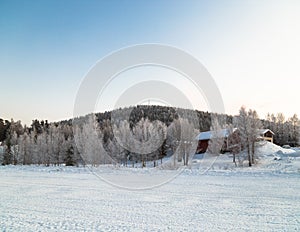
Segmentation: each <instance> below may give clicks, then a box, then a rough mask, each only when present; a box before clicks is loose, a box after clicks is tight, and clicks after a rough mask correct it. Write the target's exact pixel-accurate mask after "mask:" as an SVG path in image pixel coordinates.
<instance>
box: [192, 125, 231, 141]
mask: <svg viewBox="0 0 300 232" xmlns="http://www.w3.org/2000/svg"><path fill="white" fill-rule="evenodd" d="M235 129H236V128H235ZM235 129H234V130H235ZM228 135H229V130H228V129H222V130H219V131H205V132H201V133H200V134H199V135H198V136H197V139H198V140H209V139H211V138H212V137H213V136H217V137H220V138H227V137H228Z"/></svg>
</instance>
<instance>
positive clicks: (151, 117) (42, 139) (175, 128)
mask: <svg viewBox="0 0 300 232" xmlns="http://www.w3.org/2000/svg"><path fill="white" fill-rule="evenodd" d="M214 117H217V118H221V119H222V120H223V121H225V122H224V124H227V125H230V124H232V123H233V121H234V117H233V116H229V115H217V114H212V113H208V112H202V111H193V110H184V109H178V108H173V107H164V106H144V105H143V106H136V107H128V108H123V109H117V110H114V111H110V112H104V113H97V114H91V115H87V116H84V117H79V118H75V119H70V120H66V121H61V122H54V123H49V122H48V121H47V120H45V121H44V120H42V121H39V120H33V121H32V124H31V125H30V126H29V127H27V126H23V125H22V124H21V122H20V121H16V122H15V121H14V120H13V119H12V120H10V121H8V120H3V119H0V142H1V145H2V146H1V148H2V151H1V150H0V163H1V164H3V165H8V164H15V165H16V164H23V165H29V164H40V165H46V166H47V165H61V164H66V165H79V164H83V165H84V164H92V165H98V164H103V163H106V164H122V165H125V166H126V165H131V166H135V165H137V164H138V163H142V166H145V165H149V163H151V165H153V166H156V165H158V162H159V161H160V160H161V159H162V158H163V157H165V156H172V155H173V161H172V162H173V164H174V165H176V164H177V163H178V162H182V163H183V164H185V165H187V164H188V160H189V156H190V154H191V153H193V152H194V150H195V149H196V147H195V146H196V145H195V139H194V138H195V136H196V134H197V133H199V131H207V130H210V128H211V126H212V125H211V121H212V118H214ZM261 123H262V125H263V127H265V128H269V129H271V130H272V131H273V132H274V133H275V137H274V142H275V143H278V144H279V145H284V144H289V145H292V146H297V145H299V119H298V117H297V115H294V116H293V117H291V118H289V119H287V120H285V118H284V116H283V114H278V115H276V116H274V115H268V117H267V119H266V120H261ZM151 135H152V137H151ZM154 135H155V136H154ZM149 141H151V142H149ZM145 144H148V145H147V146H148V147H146V146H145ZM174 154H175V155H174Z"/></svg>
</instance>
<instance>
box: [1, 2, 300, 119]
mask: <svg viewBox="0 0 300 232" xmlns="http://www.w3.org/2000/svg"><path fill="white" fill-rule="evenodd" d="M299 12H300V2H299V1H297V0H295V1H291V0H290V1H284V0H282V1H271V0H268V1H267V0H257V1H240V0H235V1H233V0H228V1H198V0H197V1H158V0H155V1H83V0H82V1H71V0H70V1H66V0H64V1H46V0H43V1H4V0H0V83H1V91H0V97H1V103H0V109H1V111H0V118H5V119H10V118H14V119H15V120H18V119H20V120H22V122H25V123H27V124H29V123H30V122H31V120H32V119H34V118H38V119H49V120H50V121H55V120H61V119H65V118H71V117H72V114H73V104H74V100H75V96H76V93H77V90H78V88H79V85H80V83H81V80H82V79H83V78H84V75H85V74H86V73H87V71H88V70H89V68H90V67H92V66H93V65H94V64H95V63H96V61H98V60H99V59H101V58H102V57H104V56H105V55H107V54H108V53H110V52H112V51H114V50H117V49H120V48H122V47H124V46H130V45H133V44H142V43H162V44H169V45H172V46H175V47H178V48H180V49H183V50H185V51H187V52H189V53H190V54H191V55H193V56H195V57H196V58H198V59H199V61H200V62H202V64H203V65H204V66H206V68H207V69H208V71H209V72H210V73H211V75H212V76H213V78H214V79H215V81H216V83H217V85H218V87H219V89H220V91H221V93H222V96H223V100H224V103H225V110H226V112H227V113H230V114H235V113H237V112H238V109H239V108H240V106H241V105H245V106H247V107H250V108H254V109H256V110H257V111H258V113H259V115H260V117H261V118H264V117H265V115H266V113H267V112H273V113H277V112H283V113H285V115H286V116H291V115H292V114H293V113H297V114H298V115H300V108H299V106H300V104H299V103H298V96H299V86H300V85H299V84H300V78H299V77H300V26H299V25H300V16H299ZM200 110H201V109H200Z"/></svg>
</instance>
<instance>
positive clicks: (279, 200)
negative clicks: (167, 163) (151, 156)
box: [0, 142, 300, 231]
mask: <svg viewBox="0 0 300 232" xmlns="http://www.w3.org/2000/svg"><path fill="white" fill-rule="evenodd" d="M258 155H259V156H260V159H259V160H258V164H257V165H256V166H253V167H251V168H241V167H237V168H236V167H235V166H234V165H233V163H232V157H231V154H223V155H221V156H219V157H213V156H209V155H208V154H201V155H197V156H195V157H194V160H193V161H192V162H191V164H192V165H191V167H189V168H187V169H184V170H181V171H180V172H179V171H176V170H159V169H155V168H143V169H142V168H126V167H112V166H108V165H106V166H101V167H98V168H92V169H91V168H90V167H89V168H87V167H85V168H84V167H64V166H62V167H43V166H1V167H0V196H1V200H0V231H229V230H233V231H236V230H238V231H249V230H250V231H253V230H255V231H297V230H299V229H300V195H299V191H300V171H299V170H300V169H299V167H300V166H299V164H300V160H299V159H300V154H299V150H295V149H284V148H281V147H278V146H276V145H275V144H271V143H269V142H265V143H261V146H259V148H258ZM275 156H276V157H277V156H278V157H281V160H274V157H275ZM164 176H168V177H172V176H173V178H171V181H166V182H164V183H162V184H161V185H159V186H158V187H153V183H157V180H159V181H162V180H161V179H160V178H162V177H164ZM108 180H109V181H111V182H112V184H109V181H108ZM114 183H119V184H120V183H121V184H123V185H124V186H131V184H132V183H134V185H133V186H135V187H137V186H140V187H147V186H152V187H151V188H147V189H146V190H145V189H144V190H138V188H136V189H135V190H128V189H125V188H123V187H124V186H123V187H122V186H121V187H116V186H115V185H113V184H114Z"/></svg>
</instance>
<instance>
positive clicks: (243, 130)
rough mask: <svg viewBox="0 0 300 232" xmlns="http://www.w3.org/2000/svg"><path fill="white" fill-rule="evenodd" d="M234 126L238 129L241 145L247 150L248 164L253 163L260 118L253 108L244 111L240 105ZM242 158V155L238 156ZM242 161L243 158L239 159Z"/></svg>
mask: <svg viewBox="0 0 300 232" xmlns="http://www.w3.org/2000/svg"><path fill="white" fill-rule="evenodd" d="M236 127H237V128H238V129H239V133H240V139H241V146H242V148H244V149H245V150H246V152H247V160H248V163H249V166H252V164H254V163H255V158H256V157H255V147H256V145H257V143H256V141H257V138H258V136H259V129H260V128H261V124H260V120H259V118H258V115H257V113H256V111H255V110H251V109H250V110H249V111H248V112H247V111H246V108H245V107H241V109H240V112H239V115H238V117H237V121H236ZM239 157H240V158H243V157H242V156H239ZM241 161H243V160H241Z"/></svg>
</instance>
